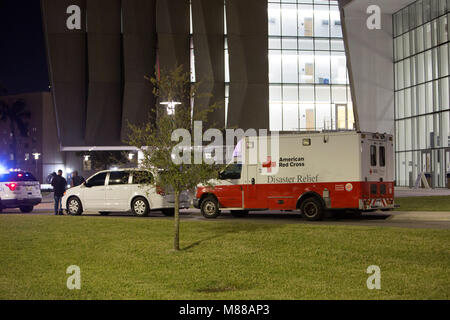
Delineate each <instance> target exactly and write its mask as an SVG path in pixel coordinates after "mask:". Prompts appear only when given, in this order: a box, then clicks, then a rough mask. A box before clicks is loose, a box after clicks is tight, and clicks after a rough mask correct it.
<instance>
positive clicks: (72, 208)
mask: <svg viewBox="0 0 450 320" xmlns="http://www.w3.org/2000/svg"><path fill="white" fill-rule="evenodd" d="M67 212H68V213H69V214H70V215H71V216H79V215H81V214H82V213H83V207H82V206H81V201H80V199H78V198H76V197H72V198H69V200H67Z"/></svg>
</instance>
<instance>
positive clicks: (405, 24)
mask: <svg viewBox="0 0 450 320" xmlns="http://www.w3.org/2000/svg"><path fill="white" fill-rule="evenodd" d="M402 15H403V19H402V22H403V32H407V31H408V30H409V12H408V8H404V9H403V10H402Z"/></svg>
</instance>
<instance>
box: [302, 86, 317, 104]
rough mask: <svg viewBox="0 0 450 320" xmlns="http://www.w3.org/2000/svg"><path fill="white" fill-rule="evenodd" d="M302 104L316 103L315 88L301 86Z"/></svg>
mask: <svg viewBox="0 0 450 320" xmlns="http://www.w3.org/2000/svg"><path fill="white" fill-rule="evenodd" d="M299 98H300V102H303V103H305V102H306V103H314V101H315V97H314V86H308V85H306V86H305V85H303V86H300V97H299Z"/></svg>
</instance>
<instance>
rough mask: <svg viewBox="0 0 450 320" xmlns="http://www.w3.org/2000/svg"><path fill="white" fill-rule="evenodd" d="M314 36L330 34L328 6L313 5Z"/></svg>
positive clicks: (327, 35)
mask: <svg viewBox="0 0 450 320" xmlns="http://www.w3.org/2000/svg"><path fill="white" fill-rule="evenodd" d="M314 36H316V37H329V36H330V13H329V9H328V6H315V7H314Z"/></svg>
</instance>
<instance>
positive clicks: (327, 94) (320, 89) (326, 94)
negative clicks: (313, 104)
mask: <svg viewBox="0 0 450 320" xmlns="http://www.w3.org/2000/svg"><path fill="white" fill-rule="evenodd" d="M316 101H317V102H328V103H329V102H330V101H331V88H330V86H325V85H322V86H316Z"/></svg>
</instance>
